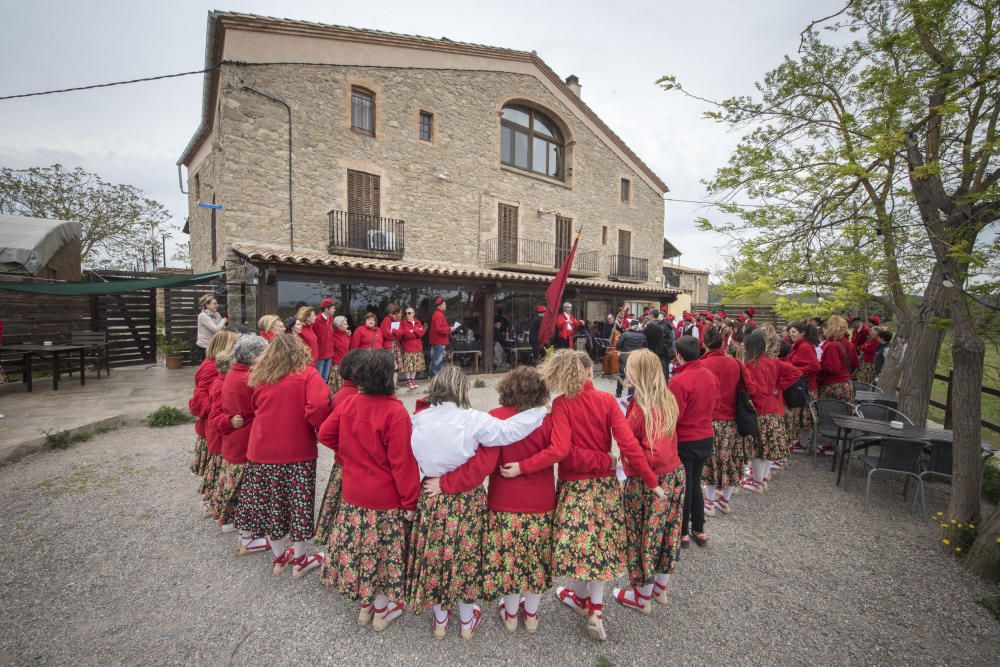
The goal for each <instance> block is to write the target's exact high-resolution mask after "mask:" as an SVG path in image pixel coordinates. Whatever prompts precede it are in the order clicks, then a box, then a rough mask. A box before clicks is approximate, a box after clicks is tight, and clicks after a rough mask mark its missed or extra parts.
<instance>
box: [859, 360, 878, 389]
mask: <svg viewBox="0 0 1000 667" xmlns="http://www.w3.org/2000/svg"><path fill="white" fill-rule="evenodd" d="M857 379H858V380H859V381H861V382H867V383H868V384H875V362H874V361H862V362H861V368H859V369H858V376H857Z"/></svg>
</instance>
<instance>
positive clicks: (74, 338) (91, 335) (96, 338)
mask: <svg viewBox="0 0 1000 667" xmlns="http://www.w3.org/2000/svg"><path fill="white" fill-rule="evenodd" d="M70 343H72V344H73V345H83V346H84V347H86V348H87V349H86V350H85V351H84V355H85V356H86V357H87V358H91V359H93V360H94V366H95V367H96V368H97V377H98V379H100V377H101V366H104V370H106V371H107V373H108V375H109V376H110V375H111V360H110V355H109V354H108V332H107V330H106V329H101V330H100V331H74V332H72V333H71V334H70ZM70 375H72V371H71V372H70Z"/></svg>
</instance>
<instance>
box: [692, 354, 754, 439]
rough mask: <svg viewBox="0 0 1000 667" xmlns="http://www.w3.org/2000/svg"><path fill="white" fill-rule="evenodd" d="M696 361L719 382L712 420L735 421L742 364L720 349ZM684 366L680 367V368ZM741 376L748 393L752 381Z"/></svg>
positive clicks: (744, 375) (744, 374)
mask: <svg viewBox="0 0 1000 667" xmlns="http://www.w3.org/2000/svg"><path fill="white" fill-rule="evenodd" d="M698 361H699V363H700V364H701V366H702V367H703V368H706V369H708V370H709V371H711V373H712V374H713V375H715V379H716V380H718V381H719V402H718V403H717V404H716V406H715V412H713V413H712V420H713V421H714V420H719V421H730V422H731V421H733V420H735V419H736V390H737V388H738V387H739V384H740V373H741V371H742V370H743V364H741V363H740V361H739V360H738V359H737V358H736V357H730V356H729V355H727V354H726V353H725V351H723V350H722V348H719V349H718V350H709V351H708V352H706V353H705V356H703V357H701V358H700V359H699V360H698ZM684 366H687V364H684ZM684 366H681V368H683V367H684ZM742 375H743V384H745V385H746V386H747V391H750V385H751V383H752V382H753V379H752V378H750V377H749V376H748V374H747V373H745V372H743V373H742Z"/></svg>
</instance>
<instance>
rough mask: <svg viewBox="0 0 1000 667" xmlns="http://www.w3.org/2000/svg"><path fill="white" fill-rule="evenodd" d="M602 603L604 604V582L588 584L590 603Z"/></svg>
mask: <svg viewBox="0 0 1000 667" xmlns="http://www.w3.org/2000/svg"><path fill="white" fill-rule="evenodd" d="M603 602H604V582H603V581H592V582H590V603H591V604H603Z"/></svg>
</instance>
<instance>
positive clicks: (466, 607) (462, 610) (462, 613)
mask: <svg viewBox="0 0 1000 667" xmlns="http://www.w3.org/2000/svg"><path fill="white" fill-rule="evenodd" d="M474 606H475V605H474V604H473V603H471V602H459V603H458V618H459V620H460V621H462V623H465V624H466V625H469V624H470V623H472V608H473V607H474Z"/></svg>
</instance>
